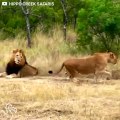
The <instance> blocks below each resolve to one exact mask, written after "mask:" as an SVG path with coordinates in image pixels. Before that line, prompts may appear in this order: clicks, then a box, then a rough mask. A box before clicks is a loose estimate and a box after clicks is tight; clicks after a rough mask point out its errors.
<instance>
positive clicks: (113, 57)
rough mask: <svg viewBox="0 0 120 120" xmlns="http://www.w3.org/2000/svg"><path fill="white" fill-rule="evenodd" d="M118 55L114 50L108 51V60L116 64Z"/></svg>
mask: <svg viewBox="0 0 120 120" xmlns="http://www.w3.org/2000/svg"><path fill="white" fill-rule="evenodd" d="M117 59H118V57H117V56H116V55H115V54H114V53H113V52H108V62H109V63H113V64H116V63H117Z"/></svg>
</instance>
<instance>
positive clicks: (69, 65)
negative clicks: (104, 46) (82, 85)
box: [49, 52, 117, 78]
mask: <svg viewBox="0 0 120 120" xmlns="http://www.w3.org/2000/svg"><path fill="white" fill-rule="evenodd" d="M108 63H112V64H116V63H117V56H116V55H115V54H114V53H112V52H108V53H95V54H94V55H92V56H89V57H86V58H81V59H68V60H66V61H64V62H63V64H62V66H61V68H60V70H58V71H57V72H56V73H54V74H58V73H59V72H61V70H62V69H63V67H65V68H66V70H67V72H68V73H69V74H70V78H74V77H75V76H77V74H78V73H81V74H90V73H94V74H97V73H98V72H100V71H103V70H105V68H106V66H107V64H108ZM49 73H50V74H52V73H53V72H52V71H49Z"/></svg>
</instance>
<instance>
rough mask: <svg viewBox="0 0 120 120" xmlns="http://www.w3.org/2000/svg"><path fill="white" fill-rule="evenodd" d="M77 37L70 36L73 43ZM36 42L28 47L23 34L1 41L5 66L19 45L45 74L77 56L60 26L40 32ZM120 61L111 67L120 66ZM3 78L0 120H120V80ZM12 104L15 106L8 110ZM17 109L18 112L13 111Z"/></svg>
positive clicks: (31, 62)
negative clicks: (76, 81) (63, 36)
mask: <svg viewBox="0 0 120 120" xmlns="http://www.w3.org/2000/svg"><path fill="white" fill-rule="evenodd" d="M56 31H57V32H56ZM69 33H71V31H70V32H69ZM71 35H72V34H71ZM69 37H70V38H69ZM74 38H75V34H74V37H73V38H72V37H71V36H68V40H69V41H72V44H73V41H74V40H72V39H74ZM32 41H33V46H32V49H28V48H26V42H25V38H21V37H20V36H17V37H16V38H15V39H13V40H10V39H9V40H5V41H2V42H0V51H1V54H0V58H1V61H0V67H1V69H3V68H4V67H5V64H6V63H7V61H8V60H9V57H10V54H11V51H12V50H13V49H15V48H22V49H23V50H24V51H25V54H26V56H27V59H28V62H29V63H30V64H32V65H34V66H36V67H38V68H39V70H40V74H41V75H43V74H44V75H47V71H48V70H49V69H53V70H56V69H58V68H59V66H60V65H61V63H62V62H63V61H64V60H65V59H67V58H69V57H74V56H73V55H71V54H70V52H69V51H71V50H72V49H73V50H74V46H71V45H67V44H66V43H65V42H64V41H63V38H62V32H61V31H60V30H59V28H56V29H54V30H52V31H51V33H49V34H48V35H47V36H46V35H44V34H43V33H41V32H39V33H38V32H37V33H36V34H34V35H33V38H32ZM77 56H78V55H77ZM119 64H120V63H118V64H117V65H115V66H114V67H113V66H109V69H114V68H119ZM1 69H0V70H1ZM0 80H1V82H0V120H7V119H12V120H120V81H119V80H118V81H115V80H114V81H112V80H111V81H106V82H105V84H104V82H102V83H101V82H99V83H98V84H93V83H92V81H91V80H88V82H87V81H84V80H83V83H82V84H77V83H73V82H70V81H66V80H65V78H62V77H40V76H38V77H35V78H34V77H33V78H21V79H19V78H18V79H11V80H9V79H5V78H0ZM8 103H9V104H11V105H12V106H9V107H10V109H9V110H8V111H6V108H5V107H6V105H7V104H8ZM15 108H16V109H17V112H16V113H15V112H14V111H12V110H14V109H15ZM11 111H12V112H11ZM7 112H8V113H7Z"/></svg>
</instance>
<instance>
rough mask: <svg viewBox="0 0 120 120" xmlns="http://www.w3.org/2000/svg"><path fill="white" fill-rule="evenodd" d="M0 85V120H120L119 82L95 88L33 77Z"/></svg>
mask: <svg viewBox="0 0 120 120" xmlns="http://www.w3.org/2000/svg"><path fill="white" fill-rule="evenodd" d="M0 81H1V83H0V91H1V92H0V96H1V100H0V109H1V111H0V120H120V81H119V80H117V81H116V80H108V81H105V80H102V81H101V80H100V81H99V82H98V83H97V84H95V83H94V81H93V79H88V78H86V79H81V81H74V82H72V81H69V80H66V78H65V77H45V76H37V77H29V78H15V79H6V78H0ZM36 89H37V91H36ZM34 90H35V91H34ZM26 91H27V92H26ZM43 93H44V94H43ZM45 95H46V96H45ZM6 104H10V105H8V106H9V108H7V109H8V110H7V109H6ZM12 108H13V109H12ZM15 110H16V111H15Z"/></svg>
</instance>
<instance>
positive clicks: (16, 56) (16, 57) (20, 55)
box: [11, 49, 26, 66]
mask: <svg viewBox="0 0 120 120" xmlns="http://www.w3.org/2000/svg"><path fill="white" fill-rule="evenodd" d="M11 61H14V62H15V64H17V65H21V66H23V65H25V63H26V57H25V54H24V52H23V51H22V50H21V49H15V50H13V51H12V56H11Z"/></svg>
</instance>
